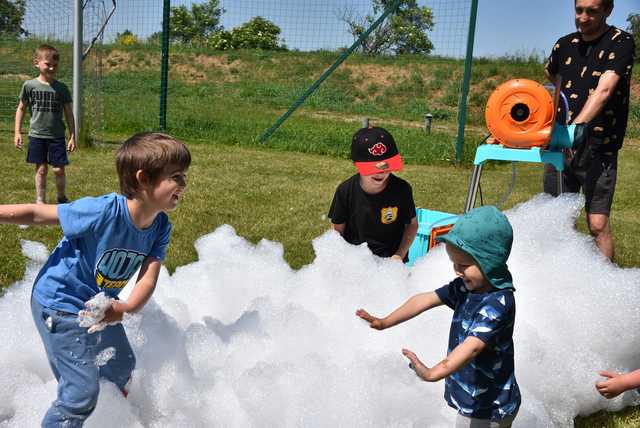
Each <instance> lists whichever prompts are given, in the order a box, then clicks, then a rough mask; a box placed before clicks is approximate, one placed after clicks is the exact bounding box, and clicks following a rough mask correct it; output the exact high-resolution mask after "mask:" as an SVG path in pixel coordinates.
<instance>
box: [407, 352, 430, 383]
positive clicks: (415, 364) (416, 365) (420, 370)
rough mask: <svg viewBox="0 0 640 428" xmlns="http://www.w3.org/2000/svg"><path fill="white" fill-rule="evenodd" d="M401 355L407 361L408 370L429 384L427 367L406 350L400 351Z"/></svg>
mask: <svg viewBox="0 0 640 428" xmlns="http://www.w3.org/2000/svg"><path fill="white" fill-rule="evenodd" d="M402 355H404V356H405V357H407V358H408V359H409V361H410V362H409V368H410V369H411V370H413V371H414V372H416V376H418V377H419V378H420V379H422V380H424V381H427V382H429V367H427V366H425V365H424V364H423V363H422V361H420V359H418V356H417V355H416V354H414V353H413V351H410V350H408V349H403V350H402Z"/></svg>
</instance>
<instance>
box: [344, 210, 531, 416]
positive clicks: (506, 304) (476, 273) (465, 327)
mask: <svg viewBox="0 0 640 428" xmlns="http://www.w3.org/2000/svg"><path fill="white" fill-rule="evenodd" d="M438 239H439V240H440V241H443V242H445V244H446V250H447V254H448V255H449V258H450V259H451V262H452V263H453V269H454V271H455V273H456V276H457V278H456V279H454V280H453V281H451V282H450V283H449V284H448V285H445V286H444V287H441V288H439V289H437V290H435V291H433V292H428V293H422V294H417V295H415V296H413V297H412V298H410V299H409V300H408V301H407V302H406V303H404V304H403V305H402V306H400V307H399V308H398V309H396V310H395V311H393V312H392V313H391V314H389V315H388V316H386V317H385V318H376V317H374V316H372V315H370V314H369V313H368V312H367V311H365V310H364V309H359V310H358V311H357V312H356V315H358V316H359V317H360V318H362V319H364V320H365V321H367V322H368V323H369V325H370V327H371V328H375V329H377V330H383V329H385V328H389V327H392V326H394V325H396V324H399V323H401V322H404V321H406V320H408V319H411V318H413V317H415V316H416V315H418V314H420V313H422V312H424V311H426V310H428V309H431V308H434V307H436V306H440V305H442V304H445V305H447V306H449V307H450V308H451V309H453V310H454V313H453V319H452V320H451V330H450V332H449V349H448V351H447V357H446V358H445V359H443V360H442V361H440V362H439V363H438V364H436V365H434V366H433V367H427V366H426V365H424V364H423V363H422V362H421V361H420V360H419V359H418V357H417V356H416V355H415V354H414V353H413V352H411V351H410V350H408V349H403V350H402V353H403V354H404V355H405V356H406V357H407V358H408V359H409V360H410V361H411V363H410V364H409V366H410V367H411V368H412V369H413V370H415V372H416V374H417V375H418V376H419V377H420V378H421V379H423V380H425V381H428V382H436V381H438V380H440V379H443V378H446V380H445V393H444V396H445V400H446V401H447V403H448V404H449V405H450V406H451V407H453V408H455V409H457V410H458V419H457V421H456V427H478V428H480V427H510V426H511V424H512V422H513V420H514V418H515V417H516V414H517V412H518V409H519V407H520V390H519V388H518V384H517V382H516V378H515V374H514V361H513V360H514V357H513V339H512V336H513V325H514V321H515V315H516V305H515V300H514V297H513V291H514V288H513V284H512V278H511V274H510V273H509V270H508V268H507V259H508V258H509V253H510V252H511V243H512V242H513V230H512V229H511V225H510V224H509V221H508V220H507V217H506V216H505V215H504V214H502V213H501V212H500V211H498V209H497V208H495V207H493V206H484V207H480V208H476V209H474V210H471V211H469V212H467V213H465V214H464V215H462V216H461V217H460V219H459V220H458V222H457V223H456V224H455V225H454V227H453V228H452V229H451V231H450V232H449V233H447V234H446V235H441V236H440V237H439V238H438Z"/></svg>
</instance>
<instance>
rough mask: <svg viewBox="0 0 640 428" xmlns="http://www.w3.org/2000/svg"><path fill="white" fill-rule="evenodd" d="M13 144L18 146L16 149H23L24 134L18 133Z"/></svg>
mask: <svg viewBox="0 0 640 428" xmlns="http://www.w3.org/2000/svg"><path fill="white" fill-rule="evenodd" d="M13 144H14V145H15V146H16V149H22V135H20V134H16V136H15V137H14V138H13Z"/></svg>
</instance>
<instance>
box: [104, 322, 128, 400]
mask: <svg viewBox="0 0 640 428" xmlns="http://www.w3.org/2000/svg"><path fill="white" fill-rule="evenodd" d="M100 334H101V336H102V337H101V339H100V344H99V345H98V354H99V353H100V352H102V350H104V349H107V348H110V347H113V348H115V350H116V354H115V356H114V357H113V358H112V359H110V360H109V361H107V363H106V364H104V365H103V366H101V367H100V377H104V378H106V379H108V380H109V381H111V382H113V383H115V384H116V385H117V386H118V388H120V390H121V391H122V393H123V394H124V395H125V396H126V395H127V393H128V391H127V386H128V385H127V383H128V382H129V380H130V379H131V373H132V372H133V369H134V368H135V367H136V357H135V355H134V354H133V349H131V345H130V344H129V340H128V339H127V334H126V333H125V331H124V327H123V326H122V324H116V325H111V326H108V327H107V328H105V329H104V331H102V333H100Z"/></svg>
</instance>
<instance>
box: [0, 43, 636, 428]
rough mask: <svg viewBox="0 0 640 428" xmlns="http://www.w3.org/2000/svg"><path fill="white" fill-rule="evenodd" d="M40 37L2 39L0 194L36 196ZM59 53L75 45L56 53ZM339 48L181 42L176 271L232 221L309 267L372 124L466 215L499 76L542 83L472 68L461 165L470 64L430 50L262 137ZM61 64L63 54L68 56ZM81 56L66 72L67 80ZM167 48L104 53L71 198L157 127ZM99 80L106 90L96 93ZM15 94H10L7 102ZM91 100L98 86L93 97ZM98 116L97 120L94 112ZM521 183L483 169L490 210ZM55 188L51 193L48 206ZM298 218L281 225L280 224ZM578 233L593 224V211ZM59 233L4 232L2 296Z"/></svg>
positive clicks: (316, 101)
mask: <svg viewBox="0 0 640 428" xmlns="http://www.w3.org/2000/svg"><path fill="white" fill-rule="evenodd" d="M32 48H33V46H31V45H30V44H29V43H22V44H10V43H0V55H2V57H3V58H9V59H10V60H7V61H3V62H0V142H1V143H2V144H0V153H1V155H2V157H3V159H4V162H5V164H6V165H11V167H10V173H9V174H7V179H6V180H7V182H6V184H5V189H8V190H5V192H2V193H1V194H0V203H3V204H5V203H21V202H28V201H32V200H33V199H34V184H33V171H32V168H31V167H30V166H28V165H27V164H26V163H25V162H24V156H25V153H24V152H19V151H17V150H15V149H14V148H13V145H12V144H11V139H12V129H13V125H12V121H13V116H12V115H13V110H14V109H15V94H17V92H18V90H19V87H20V82H21V81H22V80H24V79H26V78H29V77H31V76H32V74H33V69H32V67H31V66H30V65H29V58H30V56H31V51H32ZM61 48H62V50H63V58H66V57H68V49H69V48H68V46H64V45H62V46H61ZM336 57H337V54H336V53H335V52H333V53H332V52H321V53H299V52H298V53H296V52H278V53H265V52H260V51H253V52H251V51H245V52H234V53H213V54H212V53H208V52H204V51H198V50H181V51H177V50H175V51H174V53H173V55H172V57H171V64H172V65H171V72H170V78H171V81H170V94H169V114H168V122H169V125H168V126H169V129H168V132H170V133H172V134H174V135H176V136H178V137H180V138H182V139H184V140H185V141H186V142H187V143H188V144H189V146H190V149H191V150H192V153H193V157H194V162H193V166H192V168H191V170H190V171H189V177H190V178H189V188H188V192H187V196H186V198H185V200H184V202H183V203H182V204H181V206H180V208H179V209H178V210H177V211H176V212H175V213H173V214H172V221H173V222H174V226H175V228H174V234H173V236H172V245H171V247H170V250H169V254H168V258H167V266H168V267H169V269H170V270H173V269H175V267H176V266H180V265H184V264H186V263H189V262H191V261H193V260H194V259H195V256H196V254H195V250H194V248H193V242H194V240H195V239H197V238H198V237H200V236H202V235H203V234H205V233H208V232H211V231H213V230H214V229H215V228H216V227H217V226H219V225H221V224H225V223H226V224H230V225H232V226H233V227H234V228H235V229H236V231H237V232H238V234H239V235H241V236H244V237H246V238H248V239H249V240H251V241H252V242H256V241H258V240H260V239H262V238H267V239H271V240H275V241H279V242H281V243H282V244H283V246H284V249H285V258H286V260H287V261H288V262H289V263H290V264H291V266H292V267H294V268H299V267H301V266H303V265H304V264H307V263H310V262H312V260H313V257H314V255H313V251H312V248H311V240H312V239H313V238H314V237H316V236H318V235H319V234H321V233H322V232H323V231H324V230H326V229H327V228H328V226H329V223H328V220H327V219H326V213H327V210H328V207H329V203H330V201H331V197H332V195H333V191H334V189H335V186H336V185H337V184H338V183H339V182H340V181H341V180H342V179H344V178H346V177H348V176H349V175H350V174H352V173H353V167H352V165H351V163H350V162H349V161H348V160H347V159H348V146H349V137H350V135H351V134H353V132H354V131H355V130H356V129H357V128H358V127H359V126H360V123H361V119H362V118H363V117H369V118H371V119H372V123H374V124H379V125H381V126H384V127H386V128H388V129H389V130H390V131H391V132H392V133H393V135H394V136H395V137H396V139H397V140H398V142H399V146H400V150H401V152H402V153H403V157H404V158H405V160H406V161H407V163H408V165H407V168H406V170H405V171H404V172H403V173H402V174H401V175H402V177H404V178H406V179H408V180H409V181H410V182H411V183H412V186H413V188H414V196H415V199H416V203H417V205H418V206H421V207H427V208H431V209H437V210H442V211H448V212H460V211H461V210H462V208H463V204H464V197H465V195H466V191H467V185H468V179H469V176H470V167H469V164H470V160H471V159H472V157H473V153H474V149H475V146H476V145H477V144H478V143H479V142H480V141H481V140H482V138H483V137H484V136H485V135H486V130H485V129H484V119H483V111H484V105H485V103H486V100H487V97H488V96H489V94H490V93H491V91H492V90H493V89H494V88H495V87H496V86H497V85H498V84H499V83H501V82H503V81H506V80H508V79H510V78H515V77H527V78H531V79H534V80H537V81H541V82H542V81H543V78H542V66H541V65H540V64H539V63H536V62H530V61H519V60H515V61H489V60H480V61H477V62H476V63H474V68H473V79H472V86H471V92H470V98H469V115H468V126H467V132H466V140H465V152H464V156H463V163H462V164H461V165H455V164H454V163H452V162H451V160H452V159H453V158H454V156H455V151H454V144H455V135H456V132H457V122H456V120H457V103H458V98H457V91H458V87H459V84H460V75H461V72H462V63H461V62H460V61H456V60H451V59H437V58H435V59H434V58H431V59H425V58H421V57H394V58H368V57H361V56H354V57H352V58H350V59H349V60H348V62H347V63H346V64H345V65H344V67H341V69H339V71H338V72H337V74H336V75H334V76H333V77H332V78H331V79H329V80H328V81H327V82H326V84H325V85H323V87H322V89H321V90H320V91H319V92H318V93H317V94H316V95H314V96H313V97H311V99H309V102H308V103H307V104H305V106H304V107H303V109H302V110H301V111H299V112H296V114H295V115H294V116H293V118H292V119H291V120H290V121H288V122H287V123H286V124H285V125H284V126H283V127H282V128H281V129H280V130H279V131H278V132H277V133H276V134H275V135H274V136H273V138H272V139H271V140H269V142H268V144H267V145H260V144H259V143H258V142H257V137H258V136H259V135H260V134H261V133H262V132H263V131H264V130H265V129H266V128H267V127H268V126H270V125H271V124H272V123H273V122H274V121H275V119H276V118H277V117H278V116H279V114H281V113H282V112H283V111H284V110H285V109H286V108H287V107H288V106H289V105H290V104H291V102H292V101H293V100H294V99H295V97H296V96H297V95H299V94H300V93H301V92H302V90H304V89H305V88H306V87H307V86H308V85H309V84H310V83H312V82H313V80H314V79H315V78H316V77H317V76H319V74H320V73H321V72H322V70H324V69H325V68H326V67H328V66H329V65H330V64H331V63H332V62H333V61H334V60H335V58H336ZM63 61H64V60H63ZM69 65H70V63H67V64H64V63H63V68H62V70H61V75H60V77H61V80H63V81H66V82H68V83H69V84H70V82H71V79H70V76H69V73H68V70H69ZM158 70H159V54H158V52H157V49H154V48H151V47H148V46H146V47H145V46H139V47H132V48H122V47H118V48H116V47H107V48H106V50H105V54H104V80H103V82H102V85H103V86H102V89H103V92H102V94H101V95H100V97H101V98H102V102H103V106H104V116H103V120H104V129H103V130H102V131H101V134H102V135H103V137H104V138H103V139H104V141H105V143H104V144H102V145H100V146H98V147H94V148H91V149H81V150H80V151H79V152H78V153H76V154H73V155H72V157H71V162H72V165H71V166H70V167H69V169H68V177H69V179H68V181H69V196H70V197H71V198H72V199H76V198H79V197H82V196H86V195H98V194H103V193H106V192H111V191H116V190H117V183H116V178H115V172H114V166H113V151H114V147H115V145H114V144H110V143H109V142H117V141H121V140H122V139H123V138H124V137H126V136H128V135H130V134H132V133H134V132H138V131H141V130H150V129H155V128H156V124H157V123H158V94H159V84H158V74H159V71H158ZM638 76H639V72H638V67H636V70H635V75H634V78H633V95H632V112H631V117H630V123H631V124H632V126H631V127H630V130H629V137H630V138H629V139H628V141H627V142H626V143H625V144H626V146H625V148H624V150H623V151H622V152H621V155H620V167H619V176H618V180H619V181H618V182H619V186H618V190H617V192H616V198H615V201H614V208H613V214H612V222H613V225H614V233H615V238H616V249H617V256H616V262H617V263H618V264H619V265H621V266H627V267H630V266H640V251H639V250H640V242H639V240H640V238H639V237H640V219H639V218H638V212H640V200H639V199H638V198H637V195H636V194H635V188H634V187H633V184H635V183H637V182H638V179H640V177H639V175H640V173H639V172H638V169H637V168H636V165H638V163H639V162H640V142H639V140H638V138H639V137H640V79H639V78H638ZM93 89H95V88H93ZM12 94H13V95H12ZM89 94H90V95H89V98H91V97H95V96H96V95H95V93H91V92H90V93H89ZM427 112H430V113H432V114H433V115H434V118H435V122H434V126H433V132H432V133H431V134H429V135H427V134H425V133H424V131H423V130H422V129H421V127H422V120H423V119H422V116H423V114H424V113H427ZM86 119H87V121H89V120H90V118H86ZM510 180H511V169H510V167H508V166H506V165H490V166H489V167H487V168H485V172H484V174H483V180H482V184H483V194H484V201H485V203H496V202H497V201H499V200H500V199H501V197H502V195H503V193H504V191H505V189H506V188H507V186H508V184H509V182H510ZM540 189H541V177H540V167H539V166H534V165H518V176H517V183H516V187H515V189H514V193H513V194H512V195H511V197H510V199H509V200H508V201H507V204H506V205H505V208H509V207H511V206H513V205H514V204H516V203H518V202H522V201H525V200H527V199H529V198H530V197H531V196H532V195H534V194H536V193H538V192H539V191H540ZM53 197H54V189H53V182H52V180H50V182H49V199H50V200H51V199H53ZM285 218H286V219H287V220H286V221H283V219H285ZM578 228H579V229H581V230H583V231H584V230H585V228H584V220H583V219H580V221H579V223H578ZM59 237H60V230H59V228H57V227H39V228H38V227H29V228H27V229H20V228H18V227H16V226H0V289H1V288H2V287H6V286H7V285H9V284H11V283H12V282H14V281H15V280H17V279H18V278H21V277H22V276H23V273H24V266H25V265H24V263H25V260H24V257H22V255H21V254H20V240H22V239H30V240H36V241H41V242H44V243H45V244H46V245H47V246H48V247H49V248H53V246H54V245H55V244H56V242H57V240H58V239H59ZM639 420H640V412H639V411H637V410H635V409H632V410H629V411H626V412H622V413H621V414H616V415H613V416H612V415H608V414H604V415H599V416H595V417H591V418H587V419H585V420H580V421H577V426H579V427H587V428H595V427H621V428H622V427H623V428H630V427H635V426H639V424H640V422H638V421H639Z"/></svg>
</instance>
